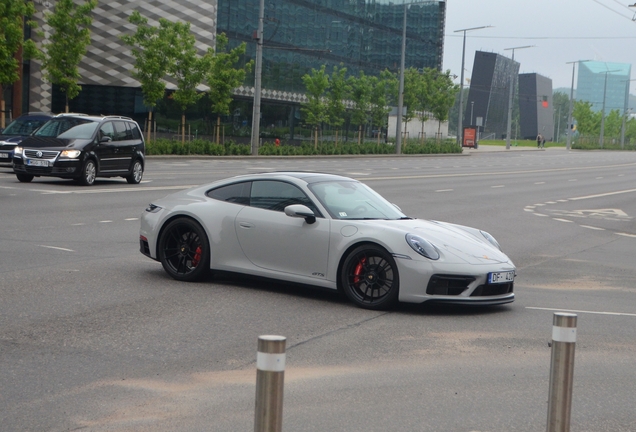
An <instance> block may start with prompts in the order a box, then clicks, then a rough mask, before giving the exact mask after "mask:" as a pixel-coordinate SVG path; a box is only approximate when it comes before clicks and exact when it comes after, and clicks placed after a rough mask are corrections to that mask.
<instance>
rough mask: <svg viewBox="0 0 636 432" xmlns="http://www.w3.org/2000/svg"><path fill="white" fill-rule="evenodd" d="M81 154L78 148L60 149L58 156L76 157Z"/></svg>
mask: <svg viewBox="0 0 636 432" xmlns="http://www.w3.org/2000/svg"><path fill="white" fill-rule="evenodd" d="M81 154H82V152H81V151H80V150H62V153H60V157H63V158H69V159H77V158H78V157H79V155H81Z"/></svg>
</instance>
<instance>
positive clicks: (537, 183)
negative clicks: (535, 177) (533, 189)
mask: <svg viewBox="0 0 636 432" xmlns="http://www.w3.org/2000/svg"><path fill="white" fill-rule="evenodd" d="M535 184H536V185H539V184H545V182H536V183H535Z"/></svg>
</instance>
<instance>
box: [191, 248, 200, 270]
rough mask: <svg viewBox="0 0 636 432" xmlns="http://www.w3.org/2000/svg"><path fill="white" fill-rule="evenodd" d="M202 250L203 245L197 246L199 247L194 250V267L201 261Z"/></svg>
mask: <svg viewBox="0 0 636 432" xmlns="http://www.w3.org/2000/svg"><path fill="white" fill-rule="evenodd" d="M201 252H202V250H201V246H197V249H196V250H195V251H194V258H192V267H196V266H198V265H199V261H201Z"/></svg>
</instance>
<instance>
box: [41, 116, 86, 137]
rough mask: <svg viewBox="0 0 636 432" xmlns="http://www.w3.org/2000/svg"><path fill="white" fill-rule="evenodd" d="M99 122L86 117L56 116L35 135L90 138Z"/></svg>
mask: <svg viewBox="0 0 636 432" xmlns="http://www.w3.org/2000/svg"><path fill="white" fill-rule="evenodd" d="M98 124H99V123H98V122H96V121H94V120H90V119H84V118H76V117H73V118H71V117H62V118H54V119H51V120H49V121H48V122H46V123H45V124H44V126H42V127H41V128H40V129H38V130H37V131H36V132H35V133H34V134H33V135H35V136H39V137H53V138H56V137H57V138H72V139H77V138H84V139H89V138H91V137H92V136H93V132H95V129H96V128H97V125H98ZM62 135H64V136H62Z"/></svg>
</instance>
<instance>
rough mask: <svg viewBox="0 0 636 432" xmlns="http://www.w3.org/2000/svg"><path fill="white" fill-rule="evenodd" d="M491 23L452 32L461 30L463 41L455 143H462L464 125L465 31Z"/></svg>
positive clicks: (488, 26)
mask: <svg viewBox="0 0 636 432" xmlns="http://www.w3.org/2000/svg"><path fill="white" fill-rule="evenodd" d="M490 27H492V26H491V25H487V26H481V27H471V28H466V29H460V30H455V31H454V33H459V32H463V33H464V41H463V44H462V71H461V73H460V81H459V112H458V113H457V114H458V116H457V144H458V145H463V142H462V137H463V135H464V125H463V120H464V118H463V116H464V113H463V107H464V59H465V57H466V32H467V31H471V30H481V29H485V28H490Z"/></svg>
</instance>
